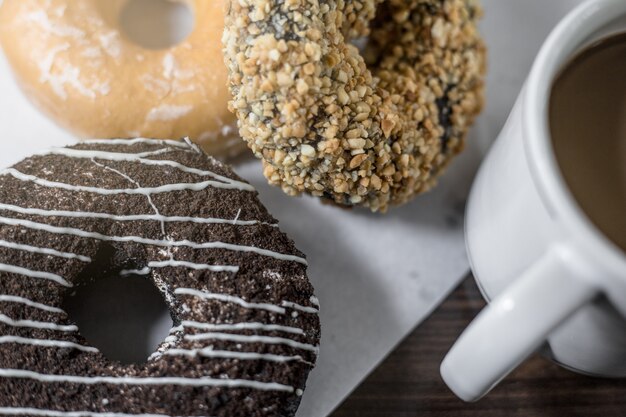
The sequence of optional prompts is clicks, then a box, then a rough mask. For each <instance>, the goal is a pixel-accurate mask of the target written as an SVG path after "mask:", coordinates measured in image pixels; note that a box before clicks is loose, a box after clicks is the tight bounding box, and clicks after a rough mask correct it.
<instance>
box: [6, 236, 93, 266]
mask: <svg viewBox="0 0 626 417" xmlns="http://www.w3.org/2000/svg"><path fill="white" fill-rule="evenodd" d="M0 246H2V247H4V248H9V249H15V250H21V251H25V252H31V253H41V254H43V255H50V256H56V257H59V258H66V259H78V260H79V261H82V262H91V258H90V257H88V256H83V255H77V254H75V253H69V252H61V251H58V250H54V249H49V248H40V247H36V246H30V245H24V244H22V243H15V242H7V241H6V240H0Z"/></svg>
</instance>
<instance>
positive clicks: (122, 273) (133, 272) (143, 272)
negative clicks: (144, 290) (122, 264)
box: [119, 266, 152, 277]
mask: <svg viewBox="0 0 626 417" xmlns="http://www.w3.org/2000/svg"><path fill="white" fill-rule="evenodd" d="M151 271H152V270H151V269H150V268H148V267H147V266H146V267H144V268H141V269H122V270H121V271H120V272H119V274H120V276H122V277H125V276H128V275H148V274H149V273H150V272H151Z"/></svg>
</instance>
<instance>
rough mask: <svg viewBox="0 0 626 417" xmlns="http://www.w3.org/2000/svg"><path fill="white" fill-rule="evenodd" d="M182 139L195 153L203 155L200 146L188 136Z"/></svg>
mask: <svg viewBox="0 0 626 417" xmlns="http://www.w3.org/2000/svg"><path fill="white" fill-rule="evenodd" d="M183 141H184V142H185V143H186V144H187V146H189V147H190V148H191V149H193V150H194V151H196V153H197V154H198V155H204V152H203V151H202V149H200V147H199V146H198V145H196V144H195V143H193V142H192V141H191V139H189V136H187V137H185V138H183ZM229 179H230V180H232V178H229Z"/></svg>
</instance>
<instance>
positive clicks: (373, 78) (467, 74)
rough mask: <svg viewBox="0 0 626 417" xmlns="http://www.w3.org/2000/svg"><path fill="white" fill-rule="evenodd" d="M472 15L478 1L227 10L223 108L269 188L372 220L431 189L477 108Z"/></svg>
mask: <svg viewBox="0 0 626 417" xmlns="http://www.w3.org/2000/svg"><path fill="white" fill-rule="evenodd" d="M479 14H480V9H479V5H478V4H477V1H476V0H385V1H382V0H355V1H344V0H330V1H320V0H290V1H278V0H243V1H232V2H231V3H230V8H229V10H228V12H227V16H226V29H225V35H224V51H225V59H226V64H227V65H228V67H229V74H230V75H229V82H230V89H231V93H232V95H233V99H232V101H231V103H230V106H231V110H232V111H234V112H235V113H236V115H237V117H238V122H239V130H240V134H241V136H242V137H243V138H244V139H245V140H246V141H247V143H248V146H249V147H250V148H251V149H252V150H253V151H254V153H255V154H256V156H257V157H259V158H262V159H263V163H264V174H265V176H266V177H267V178H268V179H269V182H270V183H272V184H275V185H280V186H282V188H283V190H284V191H285V192H287V193H288V194H292V195H295V194H299V193H302V192H307V193H310V194H313V195H315V196H320V197H324V198H326V199H329V200H331V201H333V202H334V203H337V204H341V205H348V206H354V205H363V206H366V207H369V208H370V209H372V210H373V211H385V210H386V209H387V208H388V206H389V205H398V204H402V203H404V202H406V201H407V200H409V199H410V198H411V197H413V196H415V195H416V194H418V193H420V192H423V191H426V190H428V189H429V188H431V187H432V186H433V185H434V183H435V179H436V178H437V176H438V175H440V174H441V173H442V171H443V170H444V168H445V167H446V165H447V164H448V162H449V161H450V160H451V159H452V157H453V156H454V155H456V154H457V153H459V152H460V151H461V150H462V148H463V144H464V138H465V136H466V133H467V130H468V128H469V127H470V125H471V124H472V122H473V120H474V118H475V116H476V115H477V114H478V113H479V111H480V109H481V107H482V93H483V73H484V67H485V64H484V55H485V54H484V51H485V48H484V46H483V43H482V41H481V38H480V36H479V34H478V31H477V27H476V21H477V19H478V16H479ZM374 15H376V17H375V18H374V19H373V20H371V19H372V17H373V16H374ZM368 22H370V23H369V25H368ZM368 27H369V32H368ZM363 35H369V38H368V42H367V46H366V47H365V53H364V54H363V55H361V54H360V52H359V50H358V49H357V48H356V47H354V46H353V45H352V44H350V43H349V42H350V41H351V40H353V39H354V38H355V37H357V36H363Z"/></svg>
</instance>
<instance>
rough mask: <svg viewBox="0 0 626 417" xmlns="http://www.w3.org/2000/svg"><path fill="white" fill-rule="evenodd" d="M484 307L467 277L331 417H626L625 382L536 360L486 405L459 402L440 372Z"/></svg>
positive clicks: (517, 372) (502, 385)
mask: <svg viewBox="0 0 626 417" xmlns="http://www.w3.org/2000/svg"><path fill="white" fill-rule="evenodd" d="M483 306H484V301H483V300H482V298H481V296H480V293H479V292H478V289H477V287H476V285H475V284H474V281H473V279H472V278H471V277H468V278H467V279H466V280H465V281H464V282H463V283H462V284H461V285H460V286H459V287H458V288H457V289H456V290H455V292H454V293H453V294H452V295H450V297H448V299H447V300H446V301H445V302H444V303H443V304H442V305H441V306H440V307H439V308H438V309H437V310H436V311H435V312H434V313H433V315H432V316H431V317H429V318H428V319H427V320H426V321H425V322H424V323H423V324H421V325H420V326H419V327H417V328H416V329H415V330H414V331H413V333H412V334H411V335H410V336H408V337H407V338H406V340H404V341H403V342H402V343H401V344H400V345H399V346H398V347H397V348H396V349H395V351H393V352H392V353H391V354H390V355H389V357H388V358H387V359H386V360H385V361H384V362H383V363H382V364H381V365H380V366H379V367H378V368H377V369H376V370H375V371H374V372H373V373H372V374H371V375H370V376H369V377H368V378H367V379H366V380H365V381H364V382H363V383H362V384H361V385H360V386H359V387H358V388H357V389H356V390H355V391H354V392H353V393H352V394H351V395H350V397H348V399H347V400H346V401H345V402H344V403H343V404H342V405H341V406H340V407H339V408H338V409H337V410H336V411H335V412H334V413H333V414H332V417H353V416H358V417H379V416H385V417H388V416H389V417H409V416H411V417H417V416H419V417H426V416H450V417H470V416H480V417H496V416H497V417H502V416H504V417H515V416H523V417H533V416H542V417H543V416H549V417H552V416H555V417H556V416H558V417H570V416H581V417H582V416H584V417H591V416H602V417H613V416H615V417H617V416H620V417H624V416H626V380H610V379H599V378H591V377H586V376H582V375H577V374H574V373H572V372H568V371H566V370H564V369H562V368H560V367H558V366H557V365H555V364H554V363H552V362H550V361H548V360H546V359H544V358H542V357H540V356H538V355H536V356H534V357H533V358H532V359H530V360H528V361H526V363H524V364H523V365H522V366H521V367H520V368H519V369H517V370H516V371H515V372H514V373H513V374H512V375H510V376H509V377H508V378H507V379H506V380H505V381H504V382H503V383H501V384H500V385H499V386H498V387H496V388H495V389H494V390H493V391H492V392H491V394H489V395H488V396H487V397H485V398H484V399H483V400H481V401H479V402H477V403H473V404H466V403H464V402H462V401H461V400H459V399H457V398H456V397H455V396H454V395H453V394H452V393H451V392H450V391H449V390H448V388H447V387H446V386H445V385H444V383H443V381H442V380H441V377H440V376H439V364H440V363H441V360H442V359H443V357H444V356H445V354H446V352H447V350H448V349H449V348H450V346H452V344H453V342H454V340H455V339H456V338H457V337H458V336H459V334H460V333H461V331H462V330H463V328H464V327H465V326H466V325H467V324H468V323H469V322H470V321H471V320H472V318H473V317H474V316H475V315H476V314H477V313H478V311H479V310H480V309H481V308H482V307H483Z"/></svg>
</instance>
